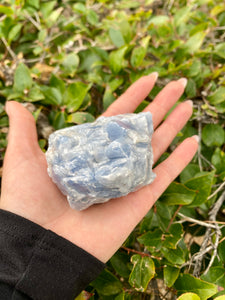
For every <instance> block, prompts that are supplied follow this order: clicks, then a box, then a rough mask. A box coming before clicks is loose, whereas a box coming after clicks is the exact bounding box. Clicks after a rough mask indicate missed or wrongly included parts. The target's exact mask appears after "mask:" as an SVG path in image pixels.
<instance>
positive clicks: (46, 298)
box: [0, 209, 105, 300]
mask: <svg viewBox="0 0 225 300" xmlns="http://www.w3.org/2000/svg"><path fill="white" fill-rule="evenodd" d="M104 267H105V265H104V264H103V263H102V262H100V261H99V260H98V259H96V258H95V257H93V256H92V255H90V254H89V253H87V252H86V251H84V250H83V249H81V248H79V247H77V246H76V245H74V244H72V243H71V242H70V241H68V240H66V239H64V238H62V237H60V236H58V235H57V234H55V233H54V232H52V231H50V230H46V229H44V228H43V227H41V226H39V225H37V224H35V223H33V222H31V221H29V220H27V219H24V218H22V217H20V216H18V215H15V214H13V213H10V212H8V211H5V210H1V209H0V299H2V300H3V299H4V300H8V299H13V300H20V299H35V300H67V299H68V300H73V299H74V298H75V297H76V296H77V295H78V294H79V293H80V292H81V291H82V290H83V289H85V287H86V286H87V285H88V284H89V283H90V282H91V281H92V280H94V279H95V278H96V277H97V276H98V274H99V273H100V272H101V271H102V270H103V269H104Z"/></svg>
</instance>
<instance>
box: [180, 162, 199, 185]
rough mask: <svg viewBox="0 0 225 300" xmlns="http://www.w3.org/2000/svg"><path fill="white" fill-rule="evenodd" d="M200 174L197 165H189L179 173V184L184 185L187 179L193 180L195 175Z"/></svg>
mask: <svg viewBox="0 0 225 300" xmlns="http://www.w3.org/2000/svg"><path fill="white" fill-rule="evenodd" d="M199 172H200V168H199V165H197V164H191V163H190V164H189V165H187V167H186V168H185V169H184V170H183V171H182V172H181V173H180V182H181V183H185V181H188V180H189V179H191V178H193V177H194V176H195V174H197V173H199Z"/></svg>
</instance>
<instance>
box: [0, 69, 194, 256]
mask: <svg viewBox="0 0 225 300" xmlns="http://www.w3.org/2000/svg"><path fill="white" fill-rule="evenodd" d="M155 80H156V76H155V74H152V75H149V76H144V77H142V78H140V79H139V80H138V81H136V82H135V83H134V84H133V85H132V86H131V87H130V88H129V89H128V90H127V91H126V92H125V93H124V94H123V95H122V96H120V97H119V99H118V100H117V101H115V102H114V103H113V104H112V105H111V106H110V107H109V108H108V110H107V111H106V112H105V113H104V116H111V115H116V114H122V113H128V112H133V111H134V110H135V109H136V108H137V106H138V105H139V104H140V103H141V102H142V101H143V100H144V99H145V98H146V96H147V95H148V94H149V92H150V90H151V89H152V88H153V86H154V83H155ZM183 83H184V80H183V79H182V80H178V81H173V82H170V83H169V84H168V85H167V86H166V87H165V88H164V89H163V90H162V91H161V92H160V93H159V94H158V95H157V97H156V98H155V99H154V101H153V102H152V103H151V104H149V106H148V107H147V108H146V109H145V111H151V113H152V116H153V124H154V129H155V132H154V134H153V138H152V146H153V153H154V162H156V161H157V160H158V158H159V157H160V156H161V155H162V154H163V153H164V151H165V150H166V149H167V147H168V146H169V144H170V143H171V142H172V140H173V139H174V137H175V136H176V134H177V133H178V132H179V131H180V130H181V128H182V127H183V126H184V125H185V123H186V122H187V121H188V119H189V118H190V116H191V114H192V107H191V104H190V102H189V101H186V102H183V103H181V104H179V105H178V106H177V107H176V108H175V109H174V110H173V112H172V113H171V114H170V115H169V116H168V117H167V119H166V120H165V121H164V122H162V120H163V118H164V116H165V114H166V113H167V112H168V111H169V110H170V109H171V107H172V106H173V105H174V104H175V103H176V101H177V100H178V99H179V98H180V96H181V95H182V93H183V91H184V84H183ZM6 109H7V113H8V115H9V120H10V131H9V136H8V147H7V151H6V155H5V159H4V166H3V179H2V195H1V202H0V208H2V209H5V210H8V211H11V212H13V213H16V214H18V215H20V216H23V217H25V218H27V219H29V220H31V221H33V222H35V223H38V224H39V225H41V226H43V227H44V228H46V229H50V230H52V231H54V232H55V233H57V234H58V235H61V236H62V237H64V238H66V239H68V240H70V241H71V242H72V243H74V244H76V245H77V246H80V247H81V248H83V249H85V250H86V251H87V252H89V253H91V254H92V255H94V256H96V257H97V258H98V259H100V260H101V261H103V262H106V261H107V260H108V259H109V258H110V257H111V256H112V255H113V253H114V252H115V251H116V250H117V249H118V248H119V247H120V246H121V244H122V243H123V242H124V240H125V239H126V238H127V236H128V235H129V234H130V233H131V231H132V230H133V229H134V227H135V226H136V225H137V223H138V222H139V221H140V220H141V219H142V218H143V217H144V216H145V214H146V213H147V212H148V210H149V209H150V208H151V207H152V205H153V204H154V202H155V201H156V200H157V199H158V197H159V196H160V195H161V194H162V193H163V191H164V190H165V189H166V188H167V186H168V185H169V184H170V183H171V182H172V181H173V180H174V178H176V177H177V176H178V174H179V173H180V172H181V171H182V170H183V168H184V167H185V166H186V165H187V164H188V163H189V162H190V161H191V159H192V157H193V156H194V154H195V152H196V150H197V147H198V143H197V141H196V139H195V138H193V137H192V138H188V139H186V140H185V141H184V142H183V143H182V144H180V145H179V146H178V147H177V149H176V150H175V151H174V152H173V153H172V154H171V155H170V157H169V158H167V159H166V160H165V161H163V162H162V163H161V164H159V165H158V166H157V167H156V168H155V169H154V172H155V173H156V175H157V177H156V179H155V180H154V182H153V183H152V184H150V185H148V186H146V187H143V188H142V189H140V190H139V191H137V192H133V193H130V194H129V195H127V196H125V197H122V198H116V199H113V200H110V201H109V202H107V203H104V204H98V205H94V206H91V207H89V208H88V209H86V210H84V211H76V210H73V209H72V208H70V206H69V204H68V202H67V200H66V197H65V196H64V195H62V193H61V192H60V191H59V189H58V188H57V186H56V185H55V184H54V183H53V182H52V180H51V178H50V177H49V176H48V174H47V163H46V159H45V154H44V153H43V152H42V151H41V149H40V148H39V145H38V141H37V133H36V126H35V121H34V118H33V116H32V115H31V114H30V113H29V112H28V111H27V110H26V109H25V108H24V107H23V106H22V105H21V104H19V103H18V102H14V101H12V102H8V103H7V107H6Z"/></svg>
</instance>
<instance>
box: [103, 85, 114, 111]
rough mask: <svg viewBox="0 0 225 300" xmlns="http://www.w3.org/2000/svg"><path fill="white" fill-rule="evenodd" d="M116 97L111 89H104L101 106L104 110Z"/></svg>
mask: <svg viewBox="0 0 225 300" xmlns="http://www.w3.org/2000/svg"><path fill="white" fill-rule="evenodd" d="M115 100H116V98H115V97H114V95H113V94H112V91H111V90H110V89H106V90H105V93H104V95H103V108H104V110H106V109H107V108H108V107H109V106H110V105H111V104H112V103H113V102H114V101H115Z"/></svg>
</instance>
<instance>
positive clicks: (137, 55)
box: [131, 47, 147, 68]
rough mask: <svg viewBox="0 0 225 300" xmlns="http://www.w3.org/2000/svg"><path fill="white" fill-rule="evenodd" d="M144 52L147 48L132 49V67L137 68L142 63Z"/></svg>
mask: <svg viewBox="0 0 225 300" xmlns="http://www.w3.org/2000/svg"><path fill="white" fill-rule="evenodd" d="M146 52H147V50H146V48H144V47H137V48H134V49H133V51H132V54H131V65H132V66H133V67H134V68H137V67H139V66H140V65H141V64H142V62H143V59H144V57H145V55H146Z"/></svg>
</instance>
